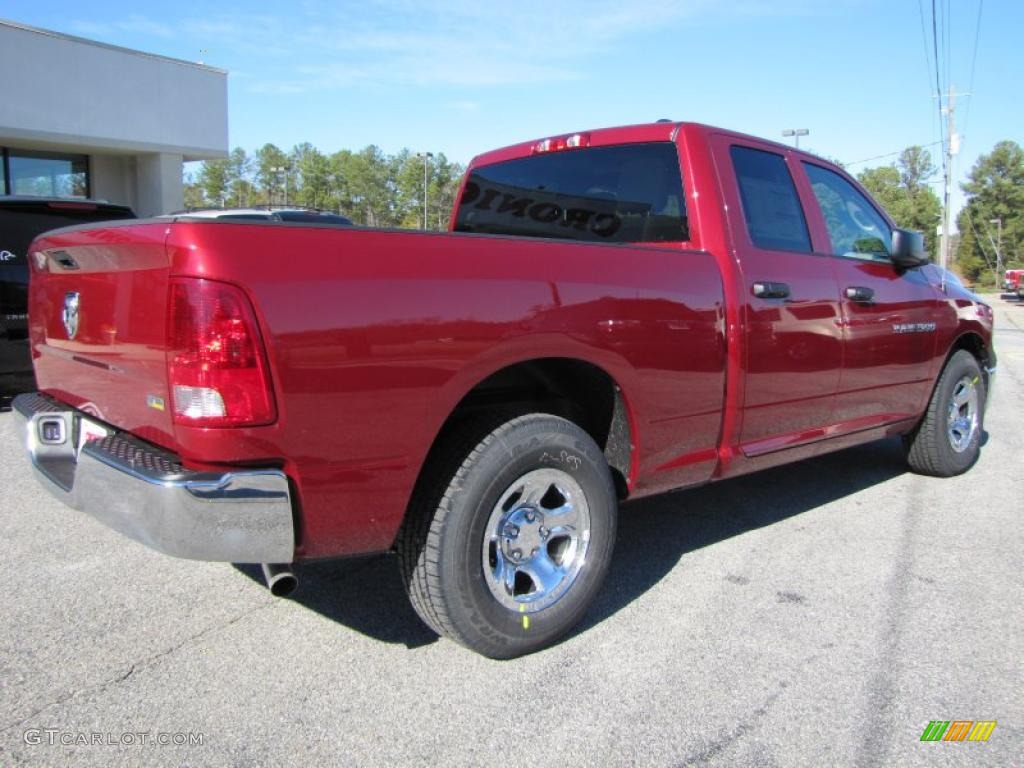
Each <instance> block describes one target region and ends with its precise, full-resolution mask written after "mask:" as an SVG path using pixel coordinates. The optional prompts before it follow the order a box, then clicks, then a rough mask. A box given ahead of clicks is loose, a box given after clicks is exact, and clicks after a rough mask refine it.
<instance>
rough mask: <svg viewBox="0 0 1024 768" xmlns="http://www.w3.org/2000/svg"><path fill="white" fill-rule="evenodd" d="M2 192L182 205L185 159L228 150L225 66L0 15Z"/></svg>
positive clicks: (167, 207)
mask: <svg viewBox="0 0 1024 768" xmlns="http://www.w3.org/2000/svg"><path fill="white" fill-rule="evenodd" d="M0 73H2V74H0V152H2V154H3V157H2V160H3V173H2V178H0V194H12V195H24V194H29V195H32V194H43V195H71V196H77V197H93V198H99V199H104V200H108V201H110V202H112V203H121V204H125V205H130V206H131V207H132V208H133V209H134V210H135V212H136V213H137V214H138V215H139V216H153V215H157V214H161V213H169V212H171V211H174V210H180V209H181V208H183V207H184V204H183V198H182V195H183V190H182V181H181V174H182V163H183V162H187V161H191V160H208V159H214V158H220V157H226V156H227V151H228V104H227V72H225V71H224V70H221V69H216V68H214V67H208V66H204V65H202V64H195V63H192V62H189V61H180V60H178V59H170V58H167V57H164V56H155V55H153V54H149V53H142V52H140V51H133V50H129V49H127V48H118V47H116V46H112V45H105V44H103V43H97V42H94V41H92V40H83V39H82V38H78V37H71V36H69V35H64V34H59V33H57V32H50V31H48V30H44V29H35V28H33V27H28V26H26V25H24V24H19V23H17V22H14V21H6V20H3V19H0Z"/></svg>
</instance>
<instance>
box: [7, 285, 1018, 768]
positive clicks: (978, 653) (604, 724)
mask: <svg viewBox="0 0 1024 768" xmlns="http://www.w3.org/2000/svg"><path fill="white" fill-rule="evenodd" d="M993 302H994V303H995V305H996V306H997V350H998V353H999V357H1000V359H999V374H998V381H997V385H996V389H995V392H994V395H993V400H992V402H991V404H990V408H989V412H988V416H987V425H986V426H987V432H988V435H987V442H986V444H985V446H984V448H983V452H982V457H981V460H980V461H979V463H978V465H977V466H976V467H975V468H974V469H973V470H972V471H971V472H970V473H968V474H967V475H965V476H962V477H958V478H955V479H951V480H936V479H931V478H924V477H918V476H915V475H911V474H909V473H907V472H906V470H905V467H904V464H903V463H902V456H901V452H900V448H899V444H898V442H895V441H883V442H880V443H875V444H873V445H870V446H864V447H860V448H855V449H852V450H848V451H844V452H841V453H838V454H833V455H830V456H826V457H822V458H819V459H815V460H812V461H808V462H805V463H802V464H799V465H793V466H790V467H785V468H781V469H778V470H772V471H768V472H764V473H761V474H758V475H755V476H751V477H747V478H743V479H740V480H735V481H731V482H729V483H723V484H721V485H718V486H713V487H708V488H702V489H698V490H694V491H687V492H682V493H677V494H673V495H668V496H664V497H659V498H656V499H653V500H647V501H643V502H638V503H635V504H632V505H628V506H626V507H625V508H624V509H623V510H622V516H621V527H620V539H619V542H620V543H619V545H618V548H617V550H616V554H615V562H614V565H613V567H612V570H611V574H610V576H609V580H608V582H607V584H606V586H605V589H604V592H603V595H602V597H601V598H600V600H599V602H598V604H597V605H596V606H595V607H594V608H593V609H592V611H591V612H590V614H589V617H588V619H587V620H586V622H585V623H584V625H583V626H582V627H581V628H580V629H579V631H577V632H576V633H575V634H574V635H573V636H571V637H570V638H569V639H567V640H565V641H564V642H562V643H561V644H560V645H558V646H556V647H555V648H552V649H550V650H547V651H545V652H542V653H539V654H535V655H533V656H530V657H528V658H524V659H519V660H516V661H510V662H494V661H489V660H486V659H483V658H480V657H478V656H475V655H474V654H472V653H470V652H468V651H465V650H463V649H462V648H460V647H458V646H456V645H454V644H452V643H450V642H447V641H439V640H437V638H436V637H434V636H433V635H432V634H431V633H430V632H429V631H427V630H426V629H425V628H424V627H423V626H422V625H420V624H419V622H418V621H417V619H416V617H415V616H414V614H413V612H412V609H411V608H410V607H409V606H408V604H407V602H406V600H405V597H404V595H403V593H402V589H401V585H400V583H399V579H398V574H397V568H396V565H395V563H394V562H393V561H392V560H391V559H390V558H386V557H379V558H373V559H364V560H360V561H349V562H337V563H322V564H316V565H310V566H306V567H304V568H302V569H301V570H299V572H298V574H299V578H300V588H299V592H297V593H296V596H295V598H294V599H291V600H279V599H275V598H272V597H271V596H270V594H269V592H268V591H267V590H266V589H265V588H264V587H263V586H262V583H261V582H260V580H259V578H258V574H257V572H256V571H255V570H254V569H251V568H248V567H234V566H231V565H227V564H215V563H190V562H186V561H182V560H175V559H171V558H168V557H164V556H161V555H158V554H155V553H152V552H150V551H148V550H147V549H145V548H144V547H142V546H141V545H138V544H135V543H134V542H131V541H129V540H127V539H124V538H122V537H120V536H118V535H117V534H115V533H113V532H110V531H108V530H107V529H105V528H103V527H102V526H101V525H99V524H98V523H95V522H93V521H92V520H91V519H89V518H87V517H85V516H82V515H80V514H77V513H73V512H70V511H68V510H66V509H65V508H63V507H62V506H61V505H60V504H59V503H57V502H56V501H54V500H52V499H51V498H50V497H49V496H48V495H46V493H45V492H44V491H42V490H41V489H40V488H38V487H37V486H36V483H35V481H34V480H33V479H32V478H31V476H30V474H29V471H28V468H27V465H26V463H25V461H24V459H23V457H22V456H21V450H20V446H19V444H18V440H17V436H16V434H15V430H14V421H13V418H12V416H11V415H10V414H9V413H5V414H0V463H2V466H3V474H2V483H0V529H2V531H3V535H2V539H3V544H2V545H0V547H2V553H3V556H2V557H0V593H2V595H3V597H2V599H0V766H2V767H3V768H6V766H8V765H11V764H14V765H32V766H37V765H76V766H91V765H96V766H110V765H121V764H131V765H136V764H144V765H150V764H151V765H187V766H206V765H210V766H226V765H237V766H280V765H321V764H322V765H360V766H362V765H496V764H499V763H504V764H510V765H528V766H549V765H551V766H556V765H557V766H568V765H573V766H574V765H658V766H685V765H728V766H804V765H806V766H816V767H817V766H831V765H851V766H901V765H922V766H923V765H928V766H945V765H1000V766H1013V765H1018V766H1019V765H1022V764H1024V758H1022V755H1024V686H1022V671H1024V631H1022V620H1021V617H1022V616H1024V605H1022V603H1024V557H1022V552H1024V533H1022V526H1021V512H1020V510H1021V502H1022V496H1024V462H1022V460H1021V456H1022V455H1024V302H1020V303H1018V302H1016V301H1015V300H1009V299H1008V300H1001V299H998V298H995V297H993ZM930 720H995V721H998V725H997V726H996V728H995V730H994V731H993V732H992V735H991V737H990V738H989V740H988V741H987V742H985V743H970V742H964V743H948V742H938V743H926V742H921V741H920V737H921V734H922V732H923V730H924V729H925V726H926V725H927V724H928V722H929V721H930ZM92 734H98V736H97V737H94V736H93V735H92ZM182 735H184V736H182ZM189 735H191V738H192V740H193V741H197V740H200V739H201V741H202V743H201V744H195V743H194V744H192V745H187V744H186V745H181V744H175V743H174V742H175V741H180V740H182V739H183V738H184V739H186V740H187V739H188V738H189ZM160 739H162V740H164V741H170V742H171V743H169V744H160V743H150V742H153V741H156V740H160ZM92 740H97V741H100V742H102V743H84V744H83V743H80V742H82V741H86V742H89V741H92ZM51 742H52V743H51ZM62 742H79V743H71V744H62ZM107 742H114V743H113V744H110V743H107Z"/></svg>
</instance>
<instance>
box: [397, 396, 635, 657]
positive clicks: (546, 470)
mask: <svg viewBox="0 0 1024 768" xmlns="http://www.w3.org/2000/svg"><path fill="white" fill-rule="evenodd" d="M484 429H486V427H485V428H484ZM480 433H481V428H480V423H479V422H477V423H476V430H475V431H474V428H473V425H472V424H468V425H466V426H465V427H464V428H463V429H462V430H459V431H458V433H457V434H455V435H452V436H451V438H450V439H449V440H448V441H447V442H446V447H447V456H440V457H435V461H434V464H433V467H432V468H431V467H428V470H427V471H432V470H433V471H434V472H435V473H436V475H437V480H438V482H437V483H436V485H435V486H434V488H433V490H432V492H431V490H430V489H429V484H423V487H422V488H421V489H420V491H421V494H420V495H421V497H422V498H419V499H416V500H414V503H413V507H412V508H411V509H410V519H409V520H407V521H406V524H405V526H404V527H403V531H402V534H401V536H400V537H399V541H398V545H399V554H400V562H401V564H402V570H403V576H404V579H405V583H406V585H407V588H408V592H409V597H410V599H411V601H412V604H413V607H414V608H415V609H416V612H417V613H418V614H419V615H420V617H421V618H422V619H423V620H424V621H425V622H426V623H427V624H428V625H429V626H430V627H431V628H433V629H434V630H435V631H437V632H438V633H439V634H442V635H445V636H447V637H450V638H451V639H453V640H455V641H457V642H459V643H462V644H463V645H465V646H467V647H469V648H471V649H473V650H474V651H477V652H479V653H482V654H483V655H485V656H490V657H492V658H512V657H515V656H520V655H522V654H525V653H530V652H532V651H535V650H538V649H540V648H543V647H545V646H547V645H550V644H551V643H552V642H554V641H555V640H557V639H558V638H559V637H561V636H562V635H564V634H565V633H566V632H567V631H568V630H569V629H571V628H572V627H573V626H574V625H575V624H576V623H577V622H578V621H579V619H580V618H581V616H582V615H583V613H584V611H585V610H586V609H587V607H588V605H589V604H590V603H591V601H592V600H593V598H594V596H595V595H596V593H597V590H598V588H599V587H600V585H601V581H602V580H603V578H604V575H605V572H606V571H607V569H608V563H609V561H610V559H611V553H612V548H613V546H614V543H615V521H616V508H617V502H616V495H615V486H614V484H613V482H612V478H611V472H610V471H609V469H608V465H607V463H606V462H605V459H604V456H603V454H602V453H601V449H600V448H598V446H597V445H596V444H595V443H594V441H593V439H591V437H590V436H589V435H588V434H587V433H586V432H584V431H583V430H582V429H580V428H579V427H578V426H577V425H575V424H573V423H572V422H570V421H566V420H565V419H562V418H558V417H556V416H550V415H547V414H531V415H528V416H521V417H519V418H515V419H512V420H511V421H507V422H506V423H504V424H501V425H500V426H498V427H497V428H496V429H494V430H492V431H489V432H487V433H486V434H483V435H482V436H481V434H480ZM444 467H447V469H444Z"/></svg>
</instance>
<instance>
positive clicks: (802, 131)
mask: <svg viewBox="0 0 1024 768" xmlns="http://www.w3.org/2000/svg"><path fill="white" fill-rule="evenodd" d="M809 133H810V131H809V130H808V129H807V128H787V129H786V130H784V131H783V132H782V135H783V136H786V137H789V136H792V137H793V141H795V142H796V148H797V149H800V137H801V136H806V135H807V134H809Z"/></svg>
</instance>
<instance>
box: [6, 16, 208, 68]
mask: <svg viewBox="0 0 1024 768" xmlns="http://www.w3.org/2000/svg"><path fill="white" fill-rule="evenodd" d="M0 26H4V27H11V28H12V29H20V30H22V31H24V32H34V33H36V34H37V35H45V36H46V37H54V38H58V39H60V40H68V41H70V42H73V43H81V44H82V45H91V46H95V47H96V48H106V49H108V50H111V51H118V52H120V53H127V54H130V55H132V56H141V57H142V58H145V59H156V60H158V61H169V62H171V63H173V64H181V65H184V66H186V67H195V68H196V69H204V70H207V71H209V72H216V73H218V74H221V75H226V74H228V71H227V70H226V69H221V68H220V67H211V66H210V65H209V64H200V63H199V62H197V61H187V60H185V59H176V58H174V57H173V56H161V55H160V54H158V53H147V52H146V51H138V50H135V49H134V48H124V47H122V46H120V45H111V44H110V43H101V42H99V41H97V40H90V39H89V38H86V37H76V36H75V35H67V34H65V33H63V32H54V31H53V30H52V29H42V28H40V27H33V26H30V25H28V24H22V23H21V22H20V21H12V20H11V19H4V18H0Z"/></svg>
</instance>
